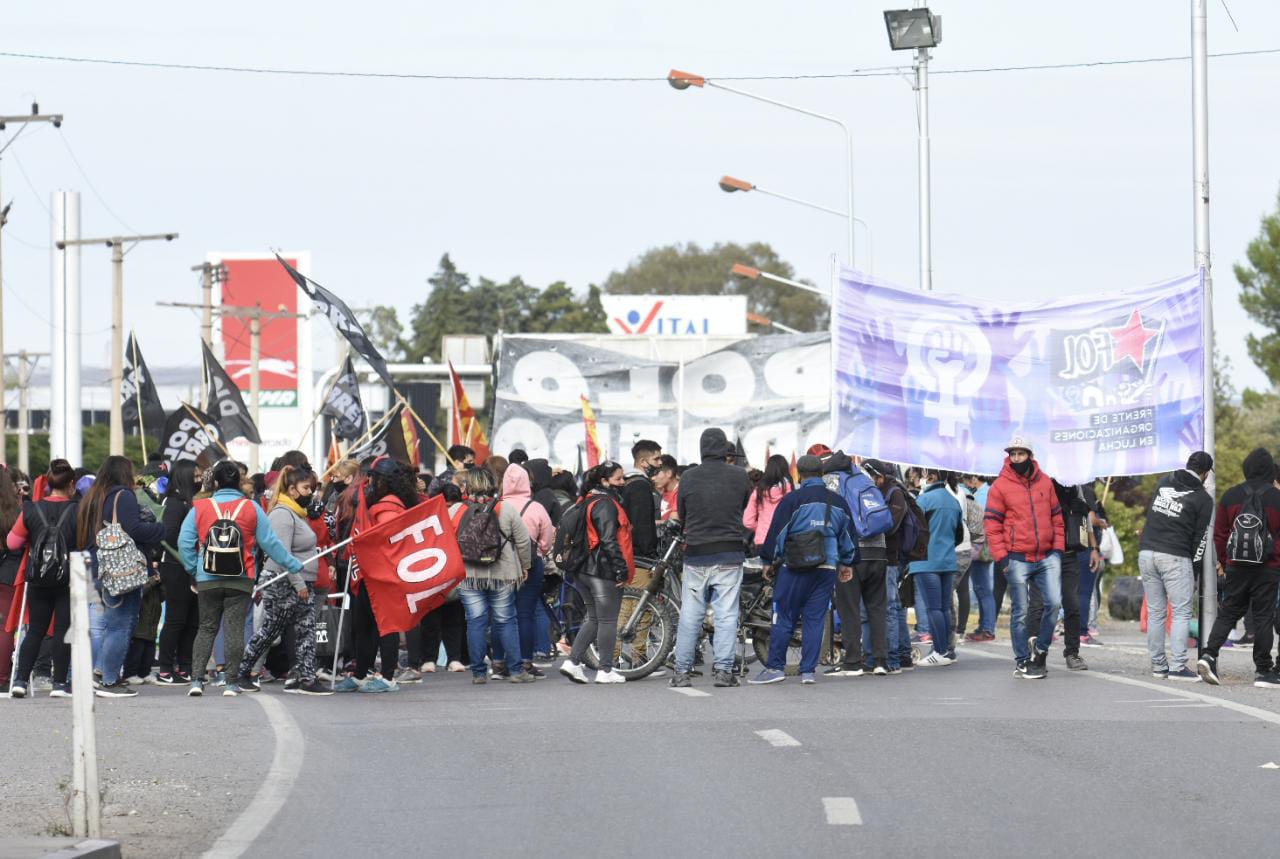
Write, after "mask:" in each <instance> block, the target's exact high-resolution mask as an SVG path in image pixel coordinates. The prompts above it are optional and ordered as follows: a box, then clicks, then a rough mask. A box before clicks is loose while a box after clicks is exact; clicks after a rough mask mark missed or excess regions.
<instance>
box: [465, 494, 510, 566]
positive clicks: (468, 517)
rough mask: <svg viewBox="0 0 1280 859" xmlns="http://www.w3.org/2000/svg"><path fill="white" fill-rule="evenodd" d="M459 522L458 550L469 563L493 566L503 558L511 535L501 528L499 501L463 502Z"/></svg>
mask: <svg viewBox="0 0 1280 859" xmlns="http://www.w3.org/2000/svg"><path fill="white" fill-rule="evenodd" d="M462 506H463V510H462V517H461V518H460V519H459V520H458V528H457V537H458V549H459V550H460V551H461V552H462V560H464V561H466V562H467V563H468V564H479V565H480V566H484V567H487V566H490V565H491V564H496V563H497V562H498V558H499V557H500V556H501V555H502V547H503V545H504V544H505V543H506V542H507V536H506V535H505V534H503V533H502V529H501V528H499V527H498V501H497V500H496V499H492V500H489V501H470V500H467V501H463V502H462Z"/></svg>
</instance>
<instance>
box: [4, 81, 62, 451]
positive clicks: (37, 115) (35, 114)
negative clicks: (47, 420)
mask: <svg viewBox="0 0 1280 859" xmlns="http://www.w3.org/2000/svg"><path fill="white" fill-rule="evenodd" d="M31 122H48V123H51V124H52V125H53V127H54V128H61V127H62V114H60V113H41V112H40V105H38V104H36V103H34V102H33V103H32V105H31V113H30V115H28V116H0V131H4V130H5V129H6V128H7V127H8V126H10V125H21V126H22V128H21V129H19V130H18V134H21V133H22V132H23V131H24V130H25V129H26V126H27V123H31ZM18 134H15V135H14V136H13V137H11V138H10V139H9V141H8V142H7V143H5V145H4V146H0V155H4V151H5V150H6V149H8V148H9V147H10V146H12V145H13V141H15V140H17V139H18ZM11 205H13V204H12V202H10V203H8V204H6V203H5V202H4V196H3V194H0V284H3V283H4V241H3V238H4V225H5V224H6V223H7V222H8V215H9V207H10V206H11ZM3 354H4V292H3V290H0V355H3ZM4 375H5V374H4V373H3V372H0V415H2V416H3V417H2V418H0V465H3V464H5V462H7V459H6V453H5V450H6V448H7V447H8V444H7V442H6V440H5V431H6V429H7V428H8V424H9V414H8V410H7V409H6V408H5V405H4V393H5V392H4Z"/></svg>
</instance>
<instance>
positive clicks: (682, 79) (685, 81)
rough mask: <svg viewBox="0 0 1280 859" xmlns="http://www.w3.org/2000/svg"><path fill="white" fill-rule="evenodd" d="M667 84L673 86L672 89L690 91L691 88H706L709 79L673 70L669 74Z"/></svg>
mask: <svg viewBox="0 0 1280 859" xmlns="http://www.w3.org/2000/svg"><path fill="white" fill-rule="evenodd" d="M667 83H669V84H671V88H672V89H688V88H689V87H691V86H696V87H701V86H705V85H706V83H707V79H706V78H704V77H702V76H701V75H695V74H694V73H693V72H682V71H680V70H679V69H672V70H671V71H670V72H668V73H667Z"/></svg>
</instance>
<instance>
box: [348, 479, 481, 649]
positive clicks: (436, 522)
mask: <svg viewBox="0 0 1280 859" xmlns="http://www.w3.org/2000/svg"><path fill="white" fill-rule="evenodd" d="M351 547H352V549H353V551H354V552H355V556H356V561H357V563H358V564H359V567H360V575H361V576H362V577H363V581H364V587H366V588H368V590H369V602H370V603H371V604H372V605H373V614H374V616H375V617H376V618H377V621H378V632H380V633H381V634H382V635H387V634H388V633H392V632H407V631H408V630H410V629H413V628H414V627H415V626H417V625H418V624H419V623H420V622H421V621H422V618H423V617H424V616H425V615H426V614H427V613H429V612H431V611H433V610H434V609H437V608H439V607H440V606H441V605H442V604H443V603H444V600H445V597H447V596H448V595H449V591H451V590H453V589H454V588H455V587H457V586H458V585H459V584H460V583H461V582H462V580H463V579H464V578H466V575H467V571H466V568H465V567H464V566H463V563H462V553H461V552H460V551H459V550H458V541H457V538H456V537H455V536H454V530H453V522H451V521H450V520H449V507H448V505H447V504H445V501H444V498H443V497H441V496H439V495H437V496H436V497H434V498H431V499H428V500H427V501H425V502H423V503H422V504H419V505H417V506H416V507H410V508H409V509H408V510H406V511H404V512H403V513H401V514H400V515H399V516H397V517H396V518H394V519H391V520H388V521H386V522H383V523H382V524H381V525H378V526H377V527H375V528H370V529H368V530H367V531H364V532H362V533H361V534H360V535H359V536H357V537H356V538H355V539H353V540H352V541H351Z"/></svg>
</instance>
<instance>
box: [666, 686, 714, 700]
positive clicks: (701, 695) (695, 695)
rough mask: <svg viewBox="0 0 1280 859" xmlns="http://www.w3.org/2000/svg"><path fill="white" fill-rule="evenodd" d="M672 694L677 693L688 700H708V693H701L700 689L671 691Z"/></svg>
mask: <svg viewBox="0 0 1280 859" xmlns="http://www.w3.org/2000/svg"><path fill="white" fill-rule="evenodd" d="M671 691H672V692H679V693H680V694H681V695H688V696H689V697H690V698H710V697H711V693H710V692H703V691H702V690H701V689H687V688H681V689H672V690H671Z"/></svg>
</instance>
